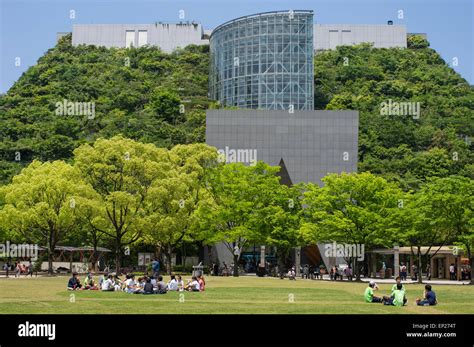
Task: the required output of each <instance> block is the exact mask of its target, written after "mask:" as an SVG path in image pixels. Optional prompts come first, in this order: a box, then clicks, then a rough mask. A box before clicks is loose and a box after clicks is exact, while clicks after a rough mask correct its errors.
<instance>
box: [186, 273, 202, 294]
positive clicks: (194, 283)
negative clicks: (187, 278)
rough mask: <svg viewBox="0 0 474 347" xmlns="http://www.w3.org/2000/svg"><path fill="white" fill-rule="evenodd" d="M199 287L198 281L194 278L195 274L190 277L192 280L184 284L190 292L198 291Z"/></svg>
mask: <svg viewBox="0 0 474 347" xmlns="http://www.w3.org/2000/svg"><path fill="white" fill-rule="evenodd" d="M200 288H201V286H200V285H199V282H198V280H197V278H196V276H193V277H192V281H191V282H189V283H188V285H187V286H186V290H188V291H190V292H191V291H192V292H199V289H200Z"/></svg>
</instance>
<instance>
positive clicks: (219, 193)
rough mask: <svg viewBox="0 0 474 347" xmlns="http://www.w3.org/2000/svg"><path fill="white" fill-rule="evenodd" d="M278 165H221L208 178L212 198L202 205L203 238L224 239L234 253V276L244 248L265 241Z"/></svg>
mask: <svg viewBox="0 0 474 347" xmlns="http://www.w3.org/2000/svg"><path fill="white" fill-rule="evenodd" d="M278 171H279V168H278V167H271V166H269V165H267V164H265V163H263V162H258V163H257V164H256V165H254V166H245V165H243V164H241V163H231V164H221V165H218V166H217V167H216V168H214V170H210V171H209V174H208V175H207V178H206V187H207V191H208V192H209V194H210V197H211V199H210V201H206V203H203V204H202V205H201V206H200V208H199V221H200V229H201V230H202V234H201V237H202V238H203V239H204V240H205V241H206V242H207V243H208V244H214V243H217V242H222V243H223V244H224V245H225V247H226V248H227V250H228V251H229V252H230V253H231V254H232V256H233V262H234V269H233V274H234V276H238V274H239V273H238V263H239V258H240V254H241V252H242V250H243V249H244V248H245V247H246V246H247V245H248V244H251V243H254V242H255V243H257V242H261V241H262V237H261V226H258V224H259V223H258V222H256V220H255V219H256V218H258V217H259V216H261V213H260V212H261V210H262V209H264V208H265V206H266V202H267V201H268V197H269V196H270V195H271V194H272V191H273V189H274V188H275V187H277V185H279V177H278V176H277V175H276V173H277V172H278Z"/></svg>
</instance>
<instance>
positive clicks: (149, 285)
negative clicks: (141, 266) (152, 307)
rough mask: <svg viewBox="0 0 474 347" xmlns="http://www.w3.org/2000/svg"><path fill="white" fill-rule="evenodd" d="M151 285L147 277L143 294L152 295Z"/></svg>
mask: <svg viewBox="0 0 474 347" xmlns="http://www.w3.org/2000/svg"><path fill="white" fill-rule="evenodd" d="M154 293H155V292H154V291H153V284H151V278H150V277H147V278H146V282H145V285H144V286H143V294H154Z"/></svg>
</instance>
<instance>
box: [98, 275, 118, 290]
mask: <svg viewBox="0 0 474 347" xmlns="http://www.w3.org/2000/svg"><path fill="white" fill-rule="evenodd" d="M101 289H102V291H104V292H113V291H114V290H115V284H114V281H113V277H112V275H109V276H108V277H107V279H106V280H105V281H103V282H102V287H101Z"/></svg>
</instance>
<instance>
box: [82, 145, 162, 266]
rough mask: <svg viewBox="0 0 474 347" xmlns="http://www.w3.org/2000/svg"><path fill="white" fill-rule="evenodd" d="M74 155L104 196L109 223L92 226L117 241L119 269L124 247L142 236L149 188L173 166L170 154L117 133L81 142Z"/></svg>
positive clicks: (84, 173) (116, 257)
mask: <svg viewBox="0 0 474 347" xmlns="http://www.w3.org/2000/svg"><path fill="white" fill-rule="evenodd" d="M74 159H75V163H74V165H75V167H77V168H78V169H79V170H80V171H81V173H82V175H83V177H84V179H85V180H86V181H88V182H89V183H90V184H91V185H92V187H94V189H95V190H96V191H97V193H98V194H100V196H101V199H102V204H103V210H104V213H105V215H104V219H105V221H106V223H105V225H104V226H101V225H99V224H103V223H102V222H101V223H98V224H96V222H97V221H92V226H91V227H93V228H96V229H97V230H99V231H100V232H102V233H103V234H105V235H106V236H107V237H108V238H110V239H111V240H112V241H113V242H114V247H115V266H116V270H117V272H118V271H120V266H121V260H122V253H123V252H124V250H125V248H124V247H126V246H128V245H130V244H132V243H134V242H135V241H137V240H139V239H140V238H141V237H142V232H143V229H144V223H145V222H146V215H145V210H144V207H145V206H144V205H145V202H146V199H147V196H148V193H149V189H150V188H151V187H152V184H153V181H154V180H156V179H159V178H163V177H165V176H166V173H167V172H168V171H169V170H170V168H171V163H170V161H169V158H168V154H167V152H166V150H165V149H160V148H156V147H155V146H154V145H152V144H143V143H139V142H135V141H133V140H130V139H125V138H123V137H121V136H115V137H113V138H111V139H109V140H106V139H98V140H97V141H96V142H95V143H94V144H93V146H90V145H88V144H86V145H82V146H81V147H79V148H77V149H76V150H75V151H74Z"/></svg>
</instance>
